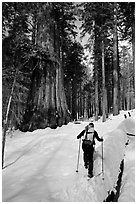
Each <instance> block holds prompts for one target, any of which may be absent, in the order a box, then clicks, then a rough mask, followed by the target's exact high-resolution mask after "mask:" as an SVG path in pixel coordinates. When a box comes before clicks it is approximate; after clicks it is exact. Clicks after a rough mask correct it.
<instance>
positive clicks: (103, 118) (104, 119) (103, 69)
mask: <svg viewBox="0 0 137 204" xmlns="http://www.w3.org/2000/svg"><path fill="white" fill-rule="evenodd" d="M104 59H105V56H104V40H102V94H103V96H102V112H103V117H102V122H105V121H106V107H107V101H106V99H107V96H106V94H107V92H106V85H105V84H106V83H105V61H104Z"/></svg>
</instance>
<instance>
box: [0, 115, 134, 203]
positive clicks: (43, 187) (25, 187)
mask: <svg viewBox="0 0 137 204" xmlns="http://www.w3.org/2000/svg"><path fill="white" fill-rule="evenodd" d="M115 120H116V121H118V122H122V121H125V120H123V118H120V117H119V116H116V117H115ZM126 123H127V129H126V130H125V126H124V125H123V124H121V125H120V128H121V129H123V131H127V130H129V131H130V133H131V131H132V133H133V132H134V126H133V125H130V124H129V123H128V120H127V122H126ZM87 124H88V122H82V123H81V124H77V125H76V124H73V123H69V124H68V125H67V126H62V127H61V128H57V129H56V130H52V129H50V128H46V129H45V130H36V131H34V132H32V133H30V132H26V133H21V132H20V131H16V132H15V134H14V136H13V137H12V138H9V137H8V138H7V141H6V155H5V158H6V160H5V166H6V168H5V169H4V170H3V180H2V181H3V201H4V202H62V201H65V202H70V201H77V202H89V201H90V202H92V201H93V202H96V201H101V200H102V199H103V195H104V194H105V193H106V192H107V190H108V188H110V186H109V184H112V183H114V182H115V179H114V180H111V179H110V178H111V176H110V175H111V173H110V172H109V171H106V172H105V180H106V181H103V180H102V175H99V176H97V177H93V178H92V179H90V180H89V181H87V179H86V177H87V170H86V169H85V168H84V167H83V156H82V154H83V152H82V150H81V152H80V162H79V172H78V173H76V165H77V153H78V146H79V140H77V139H76V136H77V135H78V134H79V133H80V131H82V130H83V128H84V127H85V125H87ZM116 124H117V125H115V126H114V124H113V120H108V121H107V122H106V123H102V122H101V121H98V122H96V123H95V129H96V130H97V131H98V133H99V136H104V138H105V140H106V141H105V142H106V145H104V148H106V151H109V152H110V154H113V152H111V148H109V146H108V145H107V138H109V134H110V132H111V131H113V130H114V129H115V128H117V127H118V128H119V126H118V125H119V123H116ZM55 132H56V133H55ZM119 133H120V132H119ZM115 134H117V133H115ZM120 134H121V135H122V133H120ZM112 140H113V138H112ZM131 140H132V142H131ZM131 140H130V143H129V144H130V145H128V146H127V148H126V149H127V150H128V151H127V152H128V153H127V154H126V155H125V160H126V166H127V167H126V168H127V169H130V167H131V166H132V167H133V164H134V159H133V160H132V161H131V156H133V154H134V148H133V146H134V141H133V139H131ZM105 142H104V144H105ZM108 143H109V142H108ZM96 144H97V145H96V153H95V155H94V157H95V159H96V160H95V161H96V162H95V170H94V173H95V175H98V174H99V173H100V172H101V146H100V144H101V143H99V142H96ZM131 144H132V145H131ZM116 148H117V147H115V149H116ZM120 154H121V156H120V157H121V158H122V155H123V152H120ZM104 157H106V158H107V155H105V152H104ZM121 158H120V159H121ZM104 161H105V160H104ZM117 162H119V160H118V161H117ZM109 164H110V163H109V162H108V164H107V162H105V169H107V168H109ZM117 165H118V164H117ZM113 168H114V166H113V162H112V169H113ZM117 171H118V170H116V172H115V174H117V173H118V172H117ZM126 176H127V175H124V176H123V184H122V189H124V186H125V183H126V182H125V180H126ZM98 187H99V188H98ZM133 188H134V186H133ZM39 189H40V190H39ZM112 189H113V187H112ZM122 192H123V195H124V190H122ZM122 192H121V193H122ZM101 195H102V196H101ZM121 199H123V198H122V197H121Z"/></svg>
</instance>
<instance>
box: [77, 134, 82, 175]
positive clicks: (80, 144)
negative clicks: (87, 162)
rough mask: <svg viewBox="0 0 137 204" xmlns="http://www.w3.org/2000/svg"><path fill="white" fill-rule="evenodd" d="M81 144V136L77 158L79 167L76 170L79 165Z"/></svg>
mask: <svg viewBox="0 0 137 204" xmlns="http://www.w3.org/2000/svg"><path fill="white" fill-rule="evenodd" d="M80 145H81V138H80V140H79V148H78V160H77V169H76V172H78V166H79V157H80Z"/></svg>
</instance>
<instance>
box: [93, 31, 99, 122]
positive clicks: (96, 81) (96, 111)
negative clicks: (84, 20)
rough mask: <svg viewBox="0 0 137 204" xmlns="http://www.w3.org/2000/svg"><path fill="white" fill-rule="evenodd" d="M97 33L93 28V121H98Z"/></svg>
mask: <svg viewBox="0 0 137 204" xmlns="http://www.w3.org/2000/svg"><path fill="white" fill-rule="evenodd" d="M96 36H97V33H96V28H95V61H94V70H95V121H97V120H98V114H99V94H98V54H97V44H98V42H97V37H96Z"/></svg>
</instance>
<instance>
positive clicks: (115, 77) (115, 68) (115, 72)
mask: <svg viewBox="0 0 137 204" xmlns="http://www.w3.org/2000/svg"><path fill="white" fill-rule="evenodd" d="M117 50H118V43H117V3H116V2H114V32H113V115H118V113H119V110H118V94H119V93H118V53H117Z"/></svg>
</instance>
